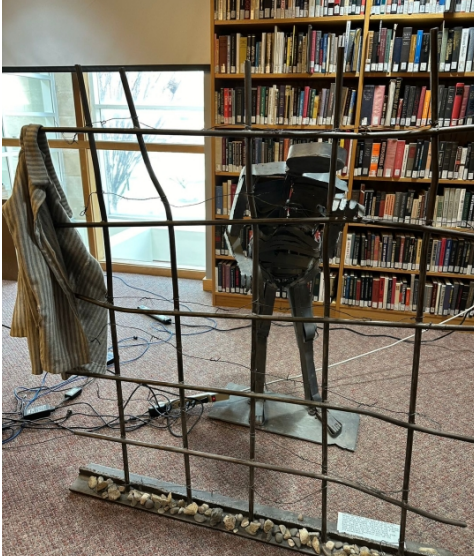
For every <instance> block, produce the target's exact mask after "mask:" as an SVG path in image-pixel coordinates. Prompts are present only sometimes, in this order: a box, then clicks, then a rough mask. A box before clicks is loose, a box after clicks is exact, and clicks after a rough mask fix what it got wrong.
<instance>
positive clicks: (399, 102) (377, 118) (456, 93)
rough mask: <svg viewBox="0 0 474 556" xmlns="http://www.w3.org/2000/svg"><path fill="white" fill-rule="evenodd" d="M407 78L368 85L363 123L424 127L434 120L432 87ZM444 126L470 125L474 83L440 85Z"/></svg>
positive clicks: (440, 103) (440, 105) (363, 105)
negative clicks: (404, 80) (410, 83)
mask: <svg viewBox="0 0 474 556" xmlns="http://www.w3.org/2000/svg"><path fill="white" fill-rule="evenodd" d="M402 82H403V79H402V78H401V77H398V78H396V79H391V80H390V82H389V85H388V87H387V86H386V85H385V84H380V85H374V84H367V85H364V89H363V94H362V105H361V113H360V125H361V126H382V127H395V126H400V127H422V126H426V125H429V124H430V123H431V91H430V90H429V89H428V87H427V86H425V85H423V86H421V85H408V84H407V85H405V86H404V87H403V88H402ZM438 114H439V126H440V127H453V126H457V125H464V124H466V125H470V124H472V123H473V120H474V84H471V85H466V84H464V83H456V85H448V86H445V85H440V86H439V88H438Z"/></svg>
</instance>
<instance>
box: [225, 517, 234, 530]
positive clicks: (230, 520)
mask: <svg viewBox="0 0 474 556" xmlns="http://www.w3.org/2000/svg"><path fill="white" fill-rule="evenodd" d="M223 522H224V527H225V528H226V530H227V531H233V530H234V529H235V516H233V515H226V516H225V517H224V519H223Z"/></svg>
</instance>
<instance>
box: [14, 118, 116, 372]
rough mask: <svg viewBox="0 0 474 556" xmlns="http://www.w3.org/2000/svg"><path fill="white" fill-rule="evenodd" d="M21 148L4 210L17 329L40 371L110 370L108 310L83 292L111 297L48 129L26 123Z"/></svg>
mask: <svg viewBox="0 0 474 556" xmlns="http://www.w3.org/2000/svg"><path fill="white" fill-rule="evenodd" d="M20 143H21V151H20V155H19V160H18V167H17V172H16V176H15V183H14V187H13V192H12V195H11V197H10V199H9V200H8V201H7V202H6V203H5V204H4V206H3V215H4V217H5V220H6V223H7V225H8V228H9V229H10V233H11V235H12V238H13V243H14V244H15V248H16V251H17V258H18V291H17V298H16V301H15V308H14V312H13V321H12V327H11V333H10V334H11V336H16V337H26V338H27V340H28V349H29V353H30V359H31V367H32V373H33V374H42V373H43V371H46V372H49V373H63V375H65V374H75V371H77V370H80V369H84V370H88V371H91V372H101V373H103V372H105V370H106V359H107V310H106V309H104V308H102V307H98V306H96V305H93V304H91V303H87V302H85V301H81V300H79V299H77V298H76V297H75V294H76V293H79V294H82V295H84V296H87V297H91V298H94V299H97V300H101V301H105V297H106V287H105V284H104V275H103V273H102V269H101V267H100V265H99V263H98V262H97V260H96V259H94V258H93V257H92V256H91V255H90V253H89V252H88V250H87V248H86V246H85V245H84V243H83V241H82V239H81V237H80V235H79V233H78V232H77V230H76V229H74V228H56V227H55V225H56V224H58V223H63V222H70V218H71V217H72V211H71V209H70V207H69V204H68V202H67V200H66V196H65V194H64V191H63V190H62V187H61V185H60V183H59V180H58V178H57V175H56V172H55V170H54V167H53V163H52V160H51V155H50V152H49V146H48V141H47V138H46V133H45V132H44V131H42V129H41V126H39V125H36V124H32V125H27V126H24V127H23V128H22V130H21V137H20Z"/></svg>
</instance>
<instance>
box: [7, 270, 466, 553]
mask: <svg viewBox="0 0 474 556" xmlns="http://www.w3.org/2000/svg"><path fill="white" fill-rule="evenodd" d="M116 276H117V277H116V279H115V280H114V283H115V288H116V289H115V293H116V296H117V298H118V299H117V304H121V305H126V306H129V307H136V306H137V305H138V304H146V305H148V306H150V307H156V308H165V307H166V308H169V307H170V305H169V303H166V302H164V301H161V297H164V298H166V299H169V298H171V284H170V280H169V279H166V278H156V277H146V276H140V275H127V274H120V275H116ZM122 280H124V281H125V282H124V281H122ZM126 284H128V286H127V285H126ZM129 286H133V287H129ZM134 287H135V288H137V287H138V288H142V290H147V291H148V293H147V292H145V291H138V290H136V289H134ZM180 295H181V300H182V302H184V303H186V304H187V305H188V306H189V307H190V308H192V309H195V310H201V309H206V310H207V309H210V310H212V311H215V312H216V323H217V327H218V328H219V329H220V330H219V331H218V330H212V331H206V330H208V328H203V327H202V325H205V324H210V322H209V321H206V322H205V321H203V320H202V319H191V318H187V319H183V322H184V324H186V325H201V327H196V326H185V327H184V331H185V333H186V334H187V335H185V336H184V337H183V352H184V354H185V356H184V372H185V378H186V381H187V382H189V383H191V384H200V385H206V386H207V385H208V386H209V387H210V389H212V387H221V388H223V387H225V386H226V385H227V384H228V383H229V382H234V383H237V384H245V385H249V371H248V365H249V360H250V330H249V328H240V329H238V330H233V331H229V330H228V329H230V328H235V327H245V326H247V325H248V322H246V321H244V320H237V321H230V320H224V319H218V316H219V314H222V311H219V310H217V309H216V308H212V309H211V307H210V304H211V295H210V294H208V293H205V292H203V291H202V286H201V283H200V282H195V281H191V280H180ZM15 296H16V283H14V282H7V281H4V282H3V320H2V322H3V324H5V325H9V324H10V322H11V315H12V311H13V304H14V299H15ZM243 311H244V312H245V309H243ZM117 320H118V324H119V337H120V339H121V340H122V344H121V346H122V347H121V359H122V362H123V365H122V374H124V375H128V376H133V377H142V378H155V379H157V380H169V381H175V380H177V374H176V350H175V347H174V346H175V345H174V338H173V337H172V336H170V334H169V333H166V332H164V331H163V329H162V328H161V327H160V326H158V324H157V323H156V322H155V321H154V320H152V319H150V318H149V317H146V316H143V315H132V314H125V313H118V314H117ZM168 328H169V329H170V330H173V329H174V327H173V326H171V327H168ZM224 329H225V330H227V331H223V330H224ZM358 331H360V332H363V333H364V334H368V335H369V336H360V335H356V334H354V333H353V332H351V331H348V330H333V331H332V332H331V341H330V354H329V355H330V363H335V362H339V361H342V360H345V359H348V358H350V357H353V356H355V355H359V354H362V353H365V352H367V351H370V350H373V349H375V348H378V347H382V346H386V345H388V344H390V343H393V341H394V340H392V339H389V338H386V337H376V336H375V335H377V334H391V335H393V336H397V337H404V336H407V335H409V333H410V332H409V331H406V330H405V331H403V330H396V329H392V328H389V329H376V328H375V327H363V328H359V329H358ZM197 332H204V333H200V334H197ZM2 335H3V392H2V398H3V411H4V412H6V411H15V410H16V408H17V404H16V400H15V397H14V389H15V388H16V387H19V386H23V387H29V388H34V387H37V386H39V384H40V380H41V378H40V377H35V376H32V375H31V373H30V365H29V358H28V349H27V344H26V340H24V339H18V338H11V337H10V336H9V331H8V330H7V329H6V328H2ZM438 336H441V334H440V333H436V332H427V333H426V334H424V336H423V337H424V339H426V340H433V339H435V338H437V337H438ZM163 340H168V341H167V342H164V341H163ZM136 344H140V345H138V346H137V345H136ZM130 346H131V347H130ZM147 347H148V349H147V350H146V348H147ZM145 350H146V352H145V353H143V352H144V351H145ZM142 354H143V355H142ZM321 357H322V342H321V338H319V340H316V342H315V360H316V363H317V366H320V362H321ZM412 358H413V344H410V343H402V344H399V345H396V346H394V347H391V348H389V349H387V350H384V351H380V352H379V353H375V354H372V355H369V356H366V357H362V358H358V359H356V360H354V361H351V362H349V363H346V364H342V365H339V366H335V367H332V368H331V369H330V380H329V400H330V402H332V403H335V404H341V405H352V406H354V407H355V406H359V405H362V406H365V405H367V406H368V407H370V408H372V409H377V410H378V411H380V412H382V413H386V414H387V415H392V416H395V417H399V418H403V419H406V418H407V411H408V397H409V390H410V379H411V364H412ZM267 369H268V373H267V374H268V379H267V380H268V382H270V381H273V380H279V382H276V383H274V384H271V385H270V386H269V388H270V389H272V390H273V391H276V392H281V393H288V394H292V395H296V396H299V397H303V388H302V383H301V379H299V378H289V377H292V376H294V375H297V374H298V372H299V356H298V352H297V347H296V342H295V337H294V333H293V329H292V328H291V327H283V326H273V327H272V329H271V332H270V338H269V346H268V360H267ZM59 382H60V377H58V376H48V378H47V382H46V384H47V385H50V386H52V385H55V384H58V383H59ZM134 388H135V386H134V385H131V384H125V385H124V398H125V399H128V398H129V397H130V395H131V394H132V391H133V390H134ZM473 390H474V336H473V335H472V334H466V333H454V334H451V335H449V336H448V337H446V338H442V339H440V340H439V341H434V342H428V343H426V344H425V345H424V346H423V349H422V356H421V366H420V385H419V391H418V405H417V412H418V415H417V422H418V423H419V424H421V425H424V426H428V427H433V428H439V429H442V430H445V431H453V432H459V433H462V434H465V435H470V436H474V419H473V415H474V413H473ZM148 396H149V392H148V391H147V390H146V389H144V388H140V389H138V390H137V391H136V392H135V393H133V396H132V397H131V399H130V402H129V403H128V405H127V408H126V413H127V414H128V415H140V414H143V413H146V411H147V408H148V405H149V402H148ZM162 399H163V398H162ZM43 400H44V401H43V402H42V403H51V404H53V405H57V404H59V403H60V402H61V401H62V393H54V394H51V395H50V396H49V397H48V398H47V399H44V398H43ZM73 404H75V405H73ZM87 404H89V405H87ZM68 405H70V410H71V411H72V415H71V416H70V417H69V419H68V420H67V421H65V422H64V425H65V426H68V427H73V426H89V427H94V426H97V425H99V424H100V423H99V420H98V419H97V418H95V417H92V416H91V415H92V414H93V411H96V412H97V413H99V414H101V415H104V416H106V417H104V419H105V420H107V421H110V420H111V419H113V417H114V416H116V415H117V409H116V391H115V387H114V385H113V384H112V383H111V382H108V381H95V382H93V383H91V384H89V385H87V387H86V388H85V389H84V391H83V393H82V394H81V396H80V397H79V398H77V399H76V400H74V401H73V402H70V403H69V404H68ZM67 409H68V408H67V407H65V406H64V407H63V406H62V407H61V408H60V409H58V410H57V411H56V413H55V414H54V415H52V418H54V419H59V418H60V417H63V416H65V415H66V411H67ZM208 414H209V407H208V406H206V407H205V409H204V413H203V415H202V417H201V419H200V420H199V421H198V422H197V423H196V425H195V427H194V428H193V430H192V432H191V433H190V435H189V443H190V448H192V449H194V450H199V451H204V452H214V453H219V454H225V455H228V456H232V457H238V458H247V457H248V453H249V435H248V429H247V428H245V427H241V426H234V425H228V424H224V423H221V422H218V421H215V420H212V419H210V418H209V416H208ZM192 419H197V417H191V420H192ZM155 424H157V425H158V424H159V423H158V422H156V423H155ZM48 426H51V427H52V428H48V429H41V430H32V429H26V430H24V431H23V432H22V433H21V434H20V435H19V436H18V438H16V439H15V440H13V441H12V442H10V443H8V444H6V445H4V448H3V550H4V554H5V555H7V556H10V555H12V556H13V555H15V556H23V555H24V556H26V555H33V554H39V555H42V556H55V555H58V556H59V555H62V554H68V555H69V556H86V555H91V556H92V555H96V554H101V555H102V556H109V555H110V556H112V555H114V556H116V555H119V554H126V555H127V556H135V555H136V556H139V555H140V556H141V555H145V554H152V553H161V554H166V555H167V556H175V555H181V554H222V555H227V554H239V555H241V556H254V555H255V554H262V555H268V556H270V555H272V556H273V555H276V554H284V552H283V553H282V552H281V549H278V548H274V547H270V546H265V545H263V544H260V543H255V542H252V541H249V540H246V539H242V538H237V537H232V536H230V535H225V534H222V533H218V532H215V531H211V530H208V529H204V528H201V527H197V526H196V527H194V526H191V525H188V524H183V523H178V522H176V521H174V520H172V519H167V518H163V517H161V516H158V515H151V514H147V513H144V512H138V511H135V510H132V509H129V508H125V507H120V506H117V505H112V504H108V503H105V502H102V501H100V500H96V499H92V498H88V497H83V496H80V495H77V494H73V493H71V492H70V491H69V486H70V485H71V483H72V482H73V481H74V480H75V478H76V476H77V473H78V469H79V467H80V466H83V465H85V464H88V463H91V462H94V463H98V464H102V465H106V466H109V467H117V468H120V467H121V464H122V458H121V448H120V446H119V445H118V444H116V443H110V442H104V441H98V440H94V439H90V438H84V437H79V436H75V435H73V434H71V432H70V431H68V430H65V429H59V428H58V427H55V426H54V425H53V424H52V423H48ZM171 430H172V431H173V432H175V433H179V432H180V430H179V423H175V425H173V426H172V429H171ZM4 432H5V431H4ZM100 432H105V433H106V434H114V435H115V434H117V432H116V431H113V430H110V429H105V430H102V431H100ZM5 434H8V433H7V432H5ZM128 436H129V438H131V439H135V440H143V441H146V442H155V443H161V444H166V445H171V446H172V445H176V446H180V445H181V439H180V438H177V437H175V436H173V435H172V434H170V430H169V429H168V428H157V427H152V426H149V425H148V426H145V427H143V428H140V429H138V430H135V431H133V432H130V433H129V434H128ZM405 443H406V432H405V431H404V430H402V429H399V428H396V427H393V426H391V425H389V424H387V423H384V422H382V421H379V420H376V419H371V418H369V417H362V418H361V422H360V429H359V437H358V442H357V448H356V451H355V452H349V451H345V450H341V449H340V448H338V447H330V449H329V462H328V465H329V473H330V474H333V475H335V476H338V477H342V478H345V479H349V480H352V481H356V482H359V483H361V484H363V485H366V486H369V487H372V488H377V489H379V490H380V491H383V492H385V493H387V494H389V495H390V496H394V497H396V498H398V499H400V496H401V495H400V491H401V488H402V477H403V468H404V453H405ZM257 459H258V460H259V461H262V462H266V463H271V464H276V465H287V466H289V467H292V468H294V469H304V470H312V471H314V472H319V471H320V462H321V449H320V447H319V446H318V445H316V444H312V443H308V442H303V441H299V440H294V439H289V438H285V437H280V436H276V435H271V434H268V433H265V432H260V431H259V432H257ZM129 460H130V469H131V471H132V472H134V473H138V474H142V475H146V476H150V477H156V478H160V479H164V480H167V481H171V482H175V483H179V484H184V466H183V456H182V455H179V454H173V453H169V452H160V451H156V450H151V449H145V448H138V447H130V448H129ZM191 471H192V479H193V483H192V486H193V489H195V490H196V491H199V490H204V491H210V492H218V493H220V494H223V495H226V496H230V497H233V498H236V499H240V500H245V499H247V496H248V470H247V469H246V468H244V467H242V466H237V465H229V464H226V463H223V462H216V461H210V460H202V459H197V458H192V459H191ZM473 493H474V448H473V445H472V444H466V443H462V442H456V441H453V440H446V439H439V438H436V437H434V436H428V435H424V434H416V435H415V444H414V452H413V469H412V479H411V492H410V503H411V504H413V505H415V506H418V507H421V508H423V509H425V510H428V511H432V512H435V513H437V514H441V515H444V516H448V517H450V518H453V519H460V520H464V521H466V522H467V525H468V526H467V528H465V529H461V528H453V527H450V526H446V525H441V524H438V523H435V522H432V521H430V520H428V519H426V518H423V517H419V516H416V515H413V514H409V515H408V533H407V539H408V540H411V541H415V542H420V543H426V544H431V545H434V546H439V547H444V548H447V549H450V550H451V551H452V552H453V553H454V554H456V555H459V556H461V555H462V556H465V555H472V554H474V531H473V528H474V496H473ZM255 497H256V502H257V503H259V504H266V505H270V506H276V507H278V508H281V509H284V510H290V511H294V512H296V513H303V514H304V515H307V516H314V517H319V516H320V512H321V509H320V507H321V497H320V483H319V482H318V481H317V480H313V479H309V478H303V477H298V476H294V475H286V474H281V473H276V472H272V471H266V470H258V471H257V472H256V486H255ZM338 512H346V513H351V514H355V515H359V516H364V517H368V518H373V519H380V520H383V521H388V522H393V523H399V520H400V510H399V509H398V508H396V507H394V506H391V505H390V504H388V503H386V502H383V501H380V500H377V499H376V498H374V497H372V496H369V495H367V494H363V493H360V492H357V491H356V490H352V489H349V488H347V487H343V486H340V485H334V484H330V486H329V518H330V519H331V520H333V521H336V520H337V514H338Z"/></svg>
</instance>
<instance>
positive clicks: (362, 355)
mask: <svg viewBox="0 0 474 556" xmlns="http://www.w3.org/2000/svg"><path fill="white" fill-rule="evenodd" d="M472 310H474V305H472V306H471V307H469V308H468V309H465V310H464V311H461V312H460V313H458V314H457V315H453V316H451V317H449V318H448V319H446V320H444V321H442V322H441V323H440V324H446V323H447V322H449V321H451V320H453V319H455V318H459V317H460V316H462V315H463V316H464V318H463V320H462V322H464V320H465V318H466V316H467V315H468V314H469V313H470V312H471V311H472ZM428 330H430V327H429V325H428V326H427V328H426V329H423V330H422V331H421V333H422V334H423V333H424V332H427V331H428ZM452 332H454V330H451V331H450V332H449V333H447V334H445V335H444V336H443V337H446V336H448V335H449V334H451V333H452ZM414 336H415V334H411V335H410V336H407V337H406V338H401V339H398V340H397V341H396V342H394V343H393V344H389V345H388V346H382V347H379V348H376V349H372V350H370V351H367V352H366V353H361V354H360V355H354V356H353V357H349V358H348V359H344V360H343V361H338V362H336V363H331V364H330V365H329V366H328V368H332V367H337V366H339V365H344V364H345V363H349V362H350V361H355V360H356V359H360V358H361V357H366V356H367V355H373V354H374V353H377V352H379V351H382V350H385V349H388V348H391V347H394V346H396V345H397V344H401V343H402V342H406V341H407V340H410V339H411V338H413V337H414ZM321 370H322V367H320V368H318V369H316V371H321ZM301 376H302V375H301V374H298V375H292V376H288V377H287V378H286V379H285V378H280V379H277V380H272V381H270V382H267V383H266V384H267V386H268V385H270V384H275V383H277V382H283V381H285V380H288V379H290V380H291V379H294V378H300V377H301ZM249 390H250V388H247V389H245V390H244V391H249Z"/></svg>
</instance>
